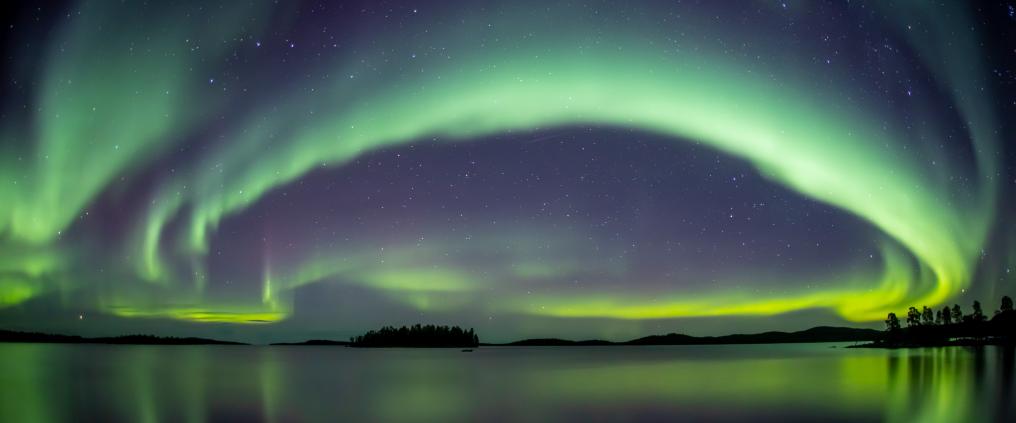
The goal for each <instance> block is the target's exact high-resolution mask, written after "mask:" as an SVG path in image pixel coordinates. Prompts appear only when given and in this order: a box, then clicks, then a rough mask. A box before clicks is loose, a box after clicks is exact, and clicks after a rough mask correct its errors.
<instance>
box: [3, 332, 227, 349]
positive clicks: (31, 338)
mask: <svg viewBox="0 0 1016 423" xmlns="http://www.w3.org/2000/svg"><path fill="white" fill-rule="evenodd" d="M0 342H30V343H59V344H124V345H208V344H217V345H246V344H242V343H240V342H229V341H219V340H216V339H205V338H174V337H171V336H170V337H166V336H153V335H124V336H112V337H103V338H84V337H80V336H76V335H54V334H48V333H38V332H16V331H8V330H0Z"/></svg>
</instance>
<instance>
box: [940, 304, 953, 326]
mask: <svg viewBox="0 0 1016 423" xmlns="http://www.w3.org/2000/svg"><path fill="white" fill-rule="evenodd" d="M942 324H943V325H951V324H952V311H950V310H949V306H945V307H943V308H942Z"/></svg>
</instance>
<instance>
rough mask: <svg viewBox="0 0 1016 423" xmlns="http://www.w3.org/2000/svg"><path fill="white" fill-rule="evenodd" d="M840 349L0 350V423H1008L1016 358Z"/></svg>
mask: <svg viewBox="0 0 1016 423" xmlns="http://www.w3.org/2000/svg"><path fill="white" fill-rule="evenodd" d="M833 346H838V347H835V348H834V347H833ZM842 346H843V345H842V344H840V345H837V344H793V345H724V346H659V347H652V346H650V347H633V346H627V347H625V346H619V347H570V348H569V347H482V348H478V349H476V350H474V352H471V353H466V352H460V351H459V350H457V349H438V350H425V349H376V350H375V349H353V348H343V347H303V346H298V347H281V346H280V347H247V346H111V345H63V344H0V421H4V422H36V421H38V422H48V421H55V422H59V421H79V420H93V421H108V422H115V421H125V422H128V421H129V422H157V421H171V422H178V421H179V422H203V421H277V422H290V421H292V422H300V421H340V420H341V421H439V422H448V421H463V420H480V421H550V420H554V421H604V420H608V421H616V420H654V421H661V420H670V421H673V420H686V421H730V420H750V421H812V420H821V421H826V422H828V421H852V422H853V421H890V422H904V421H905V422H934V421H956V422H959V421H964V422H972V421H1003V420H1008V421H1016V419H1014V417H1016V410H1014V409H1016V394H1014V389H1013V372H1014V370H1016V364H1014V354H1013V349H1012V348H1001V347H984V348H961V347H950V348H924V349H911V350H878V349H845V348H842Z"/></svg>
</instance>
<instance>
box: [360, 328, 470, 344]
mask: <svg viewBox="0 0 1016 423" xmlns="http://www.w3.org/2000/svg"><path fill="white" fill-rule="evenodd" d="M478 345H480V338H479V337H478V336H477V335H476V333H474V332H473V330H472V329H469V330H463V329H462V328H460V327H458V326H435V325H419V324H416V325H413V326H403V327H400V328H395V327H394V326H385V327H383V328H381V329H380V330H372V331H369V332H367V333H365V334H363V335H360V336H354V337H352V338H350V339H349V346H351V347H366V348H378V347H408V348H472V347H476V346H478Z"/></svg>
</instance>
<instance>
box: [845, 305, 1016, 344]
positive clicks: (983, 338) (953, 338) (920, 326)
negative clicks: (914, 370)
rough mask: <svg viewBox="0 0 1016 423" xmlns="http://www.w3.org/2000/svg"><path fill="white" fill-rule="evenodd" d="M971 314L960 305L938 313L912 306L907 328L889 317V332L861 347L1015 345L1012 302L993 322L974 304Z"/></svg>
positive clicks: (997, 312) (896, 319) (1002, 308)
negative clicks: (964, 311) (964, 312)
mask: <svg viewBox="0 0 1016 423" xmlns="http://www.w3.org/2000/svg"><path fill="white" fill-rule="evenodd" d="M972 310H973V311H972V312H971V313H970V314H963V310H962V309H961V308H960V306H959V304H954V305H953V306H952V307H951V308H950V307H949V306H945V307H944V308H943V309H941V310H938V311H935V310H933V309H931V308H930V307H927V306H925V307H923V308H922V309H921V310H918V309H917V307H910V309H909V310H908V311H907V318H906V324H907V326H906V327H903V326H902V325H901V324H900V320H899V318H898V317H896V313H889V315H888V316H887V317H886V320H885V324H886V329H885V331H884V332H883V333H882V334H881V336H879V337H878V339H876V340H875V341H874V342H872V343H869V344H864V345H859V346H858V347H861V348H914V347H939V346H952V345H965V346H978V345H1016V311H1013V302H1012V299H1011V298H1009V297H1008V296H1005V297H1002V301H1001V306H1000V307H999V309H998V310H997V311H995V313H994V316H992V317H991V318H990V319H989V318H988V316H986V315H985V314H984V311H983V310H982V309H981V303H980V302H979V301H974V304H973V307H972Z"/></svg>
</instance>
